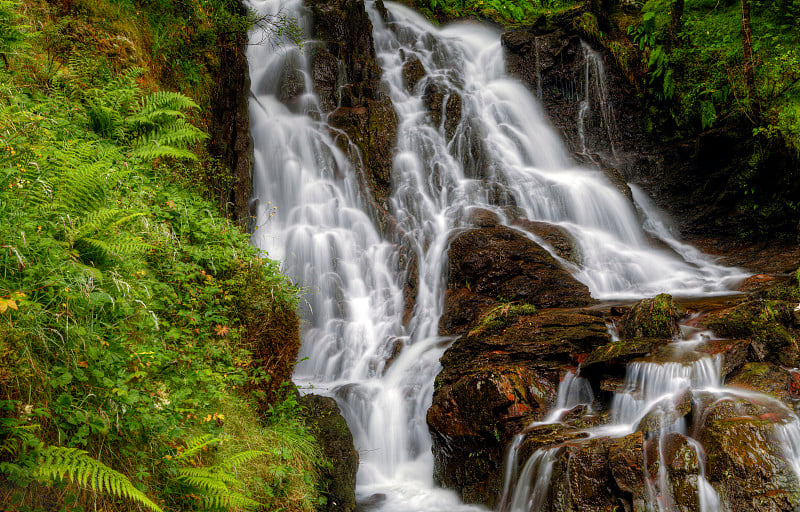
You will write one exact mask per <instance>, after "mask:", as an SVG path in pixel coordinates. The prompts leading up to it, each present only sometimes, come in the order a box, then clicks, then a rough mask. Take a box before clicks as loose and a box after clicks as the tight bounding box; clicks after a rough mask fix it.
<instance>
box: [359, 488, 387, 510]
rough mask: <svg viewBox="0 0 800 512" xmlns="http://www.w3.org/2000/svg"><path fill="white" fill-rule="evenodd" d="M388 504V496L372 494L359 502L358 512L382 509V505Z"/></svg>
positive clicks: (380, 493)
mask: <svg viewBox="0 0 800 512" xmlns="http://www.w3.org/2000/svg"><path fill="white" fill-rule="evenodd" d="M385 502H386V495H385V494H383V493H382V492H379V493H375V494H370V495H369V496H367V497H366V498H361V499H359V500H358V504H357V505H356V511H357V512H369V511H372V510H378V509H380V507H381V505H383V504H384V503H385Z"/></svg>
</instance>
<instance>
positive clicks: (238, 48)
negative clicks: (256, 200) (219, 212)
mask: <svg viewBox="0 0 800 512" xmlns="http://www.w3.org/2000/svg"><path fill="white" fill-rule="evenodd" d="M239 7H240V10H241V13H242V14H246V13H247V9H246V8H245V7H244V5H242V4H240V5H239ZM230 37H234V40H232V41H226V42H225V43H227V44H222V45H221V46H220V67H219V70H218V74H217V77H216V78H217V80H216V84H217V87H216V88H215V90H214V92H213V97H212V103H211V116H210V118H211V119H210V124H209V135H210V136H211V138H210V140H209V143H208V148H209V152H210V153H211V154H212V155H214V156H215V157H217V158H218V159H219V161H220V163H222V165H223V166H224V167H225V168H226V169H228V172H229V176H230V177H231V179H232V185H231V186H230V187H224V188H227V194H226V195H227V200H228V202H229V203H230V204H231V205H233V209H232V211H230V212H229V213H230V215H232V217H233V218H234V220H239V221H243V220H246V219H248V218H249V216H250V211H249V208H248V201H249V199H250V191H251V189H252V188H253V183H252V166H253V141H252V139H251V138H250V114H249V112H248V98H249V94H250V73H249V70H248V67H247V56H246V55H245V49H246V47H247V35H246V34H238V35H234V36H230Z"/></svg>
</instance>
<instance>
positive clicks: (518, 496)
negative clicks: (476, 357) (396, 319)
mask: <svg viewBox="0 0 800 512" xmlns="http://www.w3.org/2000/svg"><path fill="white" fill-rule="evenodd" d="M711 339H714V338H713V335H712V334H711V333H710V332H709V331H702V332H694V333H693V334H692V336H691V337H689V338H688V339H679V340H675V341H673V342H671V343H670V344H668V345H666V346H664V347H662V348H661V349H659V350H658V351H657V352H656V353H655V354H654V355H653V356H651V357H648V358H646V359H644V360H640V361H635V362H632V363H629V364H628V366H627V370H626V376H625V379H624V382H623V384H622V385H621V386H620V387H619V389H618V390H617V391H616V392H615V393H614V395H613V398H612V399H611V401H610V405H609V408H608V411H607V418H608V420H607V422H605V423H603V424H600V425H597V426H594V427H590V428H587V429H586V430H585V431H584V432H583V437H580V438H577V439H576V438H572V439H570V440H569V441H566V442H565V443H564V444H561V445H559V444H555V445H550V446H547V447H545V448H541V449H538V450H536V451H535V452H534V453H533V454H532V455H531V456H530V457H529V458H528V459H527V460H526V461H524V462H522V463H521V461H519V460H518V459H517V457H516V453H515V452H511V451H510V452H509V454H508V457H507V459H506V472H507V475H509V474H510V475H513V476H512V477H510V478H509V477H508V476H507V477H506V479H505V483H506V487H505V489H504V492H503V499H502V500H501V502H500V503H501V505H500V507H499V510H502V511H503V512H538V511H540V510H550V508H548V507H549V506H551V505H552V504H549V502H548V500H551V499H553V496H552V494H551V493H552V488H553V485H554V484H555V482H553V481H551V478H552V475H553V467H554V465H555V464H557V463H558V460H559V458H561V457H564V452H565V449H566V448H567V447H568V446H572V447H575V446H580V445H581V444H582V443H589V442H591V441H592V440H593V439H598V438H606V439H620V438H623V437H625V436H628V435H630V434H633V433H635V432H637V431H639V432H642V433H643V436H644V442H645V449H644V451H643V453H644V461H643V468H644V471H645V475H644V483H645V491H646V495H645V497H644V503H641V504H640V506H644V509H645V510H653V511H659V512H667V511H673V510H684V509H685V508H686V507H687V506H689V507H690V508H691V507H693V506H695V505H696V506H697V510H699V511H701V512H722V511H725V510H728V508H726V507H725V506H724V504H723V502H722V500H721V499H720V496H719V495H718V494H717V492H716V490H715V489H714V487H712V485H711V484H710V483H709V481H708V479H707V478H706V462H705V459H706V454H705V451H704V449H703V446H702V445H701V443H700V441H699V440H698V439H697V438H695V437H694V436H697V435H698V434H700V429H701V428H702V427H700V426H699V425H702V421H703V419H704V417H705V415H706V414H708V412H707V411H708V410H709V407H711V406H713V405H718V404H720V403H722V402H725V401H730V402H731V403H732V404H743V405H735V406H734V407H735V410H737V411H740V412H741V414H742V417H744V418H748V417H752V418H754V419H755V418H760V417H770V418H772V419H774V418H779V419H778V420H777V421H775V422H774V423H773V425H772V427H771V429H772V442H773V443H774V446H777V447H778V449H777V450H776V453H777V454H779V455H778V456H782V457H783V458H784V459H785V460H786V461H787V462H788V465H789V466H790V469H791V473H793V474H794V477H795V479H796V482H800V418H798V416H797V415H796V414H795V412H794V411H792V410H790V409H789V408H788V407H787V406H786V405H784V404H783V403H781V402H779V401H778V400H776V399H774V398H772V397H769V396H767V395H763V394H760V393H756V392H752V391H747V390H744V389H741V388H733V387H727V386H724V385H723V378H722V373H721V363H722V356H721V355H719V354H718V355H716V356H710V355H708V354H706V353H704V352H701V351H698V350H697V348H698V347H702V346H703V345H704V343H706V342H707V341H709V340H711ZM576 379H577V380H583V379H582V378H581V377H576ZM555 411H558V407H556V409H554V412H555ZM754 411H755V412H754ZM687 418H694V419H693V420H691V421H693V422H695V425H693V426H692V425H688V422H687ZM733 419H734V420H735V419H736V418H733ZM559 423H560V422H559V418H558V416H557V415H553V414H550V415H548V417H547V418H546V419H545V420H544V421H542V422H537V423H535V424H533V425H531V426H530V427H528V429H526V431H530V429H532V428H533V427H536V426H539V425H542V424H559ZM524 439H525V432H522V433H521V434H520V435H518V436H517V438H516V439H515V440H514V442H513V443H512V447H511V450H516V449H518V447H519V446H520V445H521V444H522V443H523V442H524ZM676 440H679V442H682V443H685V444H684V446H685V448H684V450H685V451H684V452H683V455H682V457H683V458H684V460H686V459H687V458H688V459H689V460H691V459H694V460H696V461H697V462H696V464H697V474H696V477H695V479H694V480H693V483H692V485H693V486H694V490H693V492H694V496H695V498H694V499H696V501H695V502H694V505H693V504H692V503H688V504H687V503H686V502H685V499H686V492H685V489H684V490H683V491H682V492H683V493H684V495H683V496H680V497H678V496H676V495H675V494H674V493H675V492H676V487H675V486H676V485H678V484H677V483H676V482H675V481H673V476H672V475H671V473H670V470H669V467H670V461H669V460H668V457H669V456H672V457H675V453H676V452H675V446H676ZM648 445H649V446H651V447H654V448H653V449H648V448H647V446H648ZM686 452H690V453H691V455H688V456H687V455H686ZM670 454H671V455H670ZM520 466H521V469H520ZM678 499H681V500H684V501H683V502H682V503H679V502H678V501H677V500H678Z"/></svg>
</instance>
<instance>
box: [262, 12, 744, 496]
mask: <svg viewBox="0 0 800 512" xmlns="http://www.w3.org/2000/svg"><path fill="white" fill-rule="evenodd" d="M251 5H252V6H253V7H254V8H256V9H257V10H258V11H259V12H261V13H263V14H276V13H278V12H281V13H283V14H286V15H288V16H292V17H296V18H297V19H298V20H299V21H300V22H301V24H302V25H303V26H304V27H306V28H307V26H308V25H309V21H308V19H307V17H306V14H307V10H306V9H305V8H303V6H302V3H301V2H300V1H298V0H252V1H251ZM368 5H369V2H368ZM387 7H388V9H389V11H390V18H391V20H390V21H391V22H390V23H389V24H387V25H384V24H383V22H382V21H381V20H380V19H379V17H378V16H377V14H376V13H374V12H371V13H370V15H371V17H372V20H373V23H374V27H375V29H374V37H375V43H376V50H377V53H378V57H379V60H380V63H381V65H382V66H383V69H384V82H385V86H386V88H387V90H388V94H389V95H390V97H391V99H392V101H393V103H394V107H395V109H396V111H397V114H398V119H399V127H398V139H397V143H396V148H395V155H396V157H395V161H394V174H393V181H394V192H393V196H392V198H391V205H392V212H391V213H392V215H393V216H394V217H395V218H396V220H397V224H398V226H399V233H400V235H399V236H398V237H397V239H392V240H387V239H385V238H383V237H382V236H381V235H380V233H379V232H378V230H377V229H376V227H375V224H374V222H373V220H372V218H371V215H370V212H369V211H368V208H367V207H366V205H365V204H363V203H362V201H361V200H360V197H361V193H360V191H359V190H358V183H359V180H358V178H357V176H356V173H355V171H354V165H353V164H352V163H351V161H350V160H349V157H348V155H347V154H345V153H343V152H342V151H341V150H340V149H338V147H337V145H336V144H335V142H334V140H333V138H332V135H331V130H330V129H329V128H328V127H327V125H326V123H325V116H324V115H323V114H322V113H321V109H320V107H319V101H318V99H317V97H316V95H315V94H314V93H313V84H312V81H311V79H310V76H311V73H310V63H309V60H310V56H311V55H312V53H313V49H314V48H315V47H316V46H317V45H319V44H320V43H318V42H314V41H311V40H309V41H307V42H306V43H305V44H304V46H303V49H302V50H301V49H299V48H297V47H295V46H293V45H291V44H283V45H281V46H279V47H276V46H271V45H253V46H251V47H250V48H249V50H248V59H249V62H250V70H251V80H252V88H251V91H252V100H251V102H250V114H251V130H252V135H253V139H254V141H255V172H254V190H253V196H254V200H255V201H256V204H257V225H258V230H257V231H256V233H255V234H254V236H253V243H254V244H255V245H257V246H258V247H260V248H261V249H263V250H265V251H267V252H268V253H269V256H270V257H272V258H275V259H279V260H280V261H282V263H283V269H284V271H285V272H286V273H287V274H288V275H290V276H291V277H292V278H293V279H294V280H295V281H296V282H298V283H300V284H301V285H303V286H304V287H306V288H307V289H308V293H307V294H305V301H306V302H305V307H304V308H303V309H304V311H303V316H304V319H305V322H306V323H305V327H304V330H303V348H302V351H301V358H303V359H302V361H301V362H300V363H299V364H298V366H297V369H296V373H295V381H296V382H297V383H298V385H300V386H302V387H304V388H306V389H307V390H308V391H310V392H315V393H320V394H326V395H330V396H333V397H335V398H336V399H337V401H338V403H339V405H340V407H341V409H342V412H343V414H344V415H345V417H346V419H347V421H348V424H349V425H350V428H351V430H352V432H353V434H354V437H355V442H356V447H357V448H358V450H359V452H360V457H361V461H360V468H359V473H358V487H357V493H358V495H359V496H360V498H362V499H363V498H367V497H370V496H371V497H373V498H375V501H377V502H380V503H381V504H380V507H381V508H382V510H387V511H391V510H398V511H400V510H405V511H412V510H413V511H435V510H439V511H445V510H446V511H454V510H468V509H473V507H467V506H465V505H462V504H460V503H459V502H458V500H457V498H456V496H455V494H454V493H450V492H447V491H443V490H441V489H437V488H436V487H435V486H434V485H433V479H432V467H433V461H432V455H431V449H430V448H431V441H430V436H429V434H428V430H427V426H426V423H425V414H426V411H427V409H428V407H429V405H430V401H431V393H432V389H433V381H434V378H435V376H436V374H437V373H438V372H439V370H440V366H439V362H438V360H439V357H440V356H441V354H442V353H443V351H444V350H445V348H446V346H447V344H448V342H449V341H451V340H445V339H442V338H441V337H439V335H438V323H439V317H440V315H441V312H442V307H443V296H444V286H445V282H444V272H445V269H446V262H447V246H448V241H449V239H450V237H451V235H452V233H453V231H454V230H456V229H459V228H462V227H467V226H468V225H469V221H468V218H469V212H470V211H471V209H472V208H474V207H476V206H478V207H482V208H488V209H491V210H493V211H495V212H496V213H497V214H498V215H499V216H500V218H502V219H506V220H509V221H510V220H512V219H510V218H509V215H508V212H509V208H508V207H510V206H516V207H518V208H519V210H518V211H520V212H521V215H522V216H524V217H527V218H529V219H532V220H540V221H546V222H551V223H553V224H557V225H560V226H562V227H563V228H565V229H566V230H567V231H568V232H570V233H571V234H572V235H573V237H574V238H575V240H576V244H577V246H578V249H579V250H578V252H579V254H580V256H581V259H580V262H579V265H578V266H577V267H575V268H574V272H575V276H576V278H578V279H579V280H581V281H582V282H584V283H586V284H587V285H588V286H589V288H590V290H591V292H592V294H593V296H595V297H597V298H621V297H626V298H627V297H641V296H646V295H653V294H655V293H659V292H670V293H673V294H677V295H694V294H699V293H724V292H726V291H727V289H728V286H727V285H728V284H729V280H733V279H736V278H738V277H739V275H738V273H737V272H736V271H733V270H730V269H725V268H723V267H719V266H716V265H713V264H712V263H711V262H710V260H708V259H706V258H705V257H703V256H702V255H700V256H698V257H696V258H694V257H693V258H691V259H689V258H684V257H683V256H682V254H681V253H680V251H666V250H657V249H654V248H652V247H651V246H650V245H649V244H648V241H647V237H646V236H645V233H644V231H643V228H642V225H641V222H640V221H639V217H638V216H637V213H636V210H635V208H634V206H633V205H631V204H629V203H628V202H627V200H626V199H625V197H624V196H623V195H622V194H621V193H620V192H619V191H618V190H617V189H615V188H614V187H613V186H611V185H610V184H609V182H608V181H607V179H606V178H605V177H604V176H603V175H602V174H600V173H599V172H596V171H593V170H589V169H583V168H579V167H577V166H575V164H574V163H573V162H572V160H571V159H570V157H569V155H568V154H567V152H566V150H565V149H564V146H563V143H562V142H561V141H560V140H559V139H558V137H557V136H556V134H555V132H554V131H553V129H552V128H551V127H550V126H549V125H548V124H547V121H546V120H545V117H544V116H543V114H542V112H541V108H540V106H539V104H538V103H537V101H536V100H535V98H534V97H533V96H532V95H531V93H530V92H529V91H527V90H526V89H525V88H524V87H523V86H522V85H521V84H519V83H518V82H516V81H514V80H511V79H509V78H508V77H507V76H506V75H505V72H504V66H503V55H502V50H501V46H500V38H499V36H500V34H499V33H498V32H497V31H495V30H494V29H491V28H488V27H486V26H481V25H475V24H460V25H454V26H450V27H445V28H444V29H438V28H435V27H433V26H431V25H430V24H429V23H427V22H426V21H425V20H424V19H423V18H422V17H421V16H419V15H418V14H416V13H415V12H413V11H411V10H410V9H408V8H406V7H403V6H400V5H395V4H388V5H387ZM370 8H371V6H370ZM307 35H308V34H307ZM262 39H263V37H262V35H261V34H253V40H254V42H258V41H260V40H262ZM401 49H402V50H403V53H404V54H405V55H406V56H416V57H418V58H419V59H420V61H421V62H422V63H423V65H424V67H425V69H426V71H427V75H426V77H425V78H423V79H422V80H421V81H420V83H419V84H418V85H417V86H416V88H415V90H414V91H411V92H409V91H407V90H406V89H405V87H404V86H403V83H402V73H401V68H402V64H403V61H402V60H401V57H400V54H401V52H400V50H401ZM287 66H290V67H291V69H293V70H295V72H297V73H300V74H301V75H302V76H303V77H304V85H305V91H306V93H305V94H303V95H302V96H301V97H300V98H299V99H298V100H296V101H294V102H293V103H292V104H291V106H286V105H284V104H282V103H281V102H280V101H279V100H278V97H279V92H280V87H281V83H280V82H281V80H280V77H281V76H282V75H283V74H284V70H285V69H286V67H287ZM431 81H436V82H437V83H438V84H440V85H441V86H442V87H445V88H447V89H449V90H452V91H454V92H457V93H458V94H459V95H460V96H461V98H462V111H463V117H462V120H461V121H460V122H459V123H458V125H457V127H456V129H455V131H454V134H453V137H452V138H450V139H448V137H447V136H446V135H445V130H444V126H434V125H432V124H431V122H430V116H429V115H428V113H427V112H426V110H425V107H424V105H423V100H422V92H423V91H424V88H425V87H426V85H427V84H428V83H429V82H431ZM445 104H446V101H445ZM338 137H344V135H343V134H338ZM473 149H474V150H475V151H473ZM350 154H354V152H352V151H351V152H350ZM639 206H640V208H642V209H647V208H648V206H647V205H645V206H642V203H641V202H640V205H639ZM401 247H404V248H405V249H406V251H407V252H408V253H409V254H411V255H413V257H415V258H416V260H417V264H418V270H419V281H418V283H417V298H416V304H415V307H414V311H413V314H412V316H411V319H410V321H409V322H408V323H407V324H404V323H403V320H402V318H403V312H404V311H403V305H404V301H403V293H402V290H403V286H402V276H403V275H404V273H405V272H404V271H405V270H406V269H405V268H400V265H401V258H400V248H401ZM398 345H399V346H401V347H402V350H400V352H399V354H397V357H396V358H395V359H394V360H393V363H392V364H391V366H389V367H388V368H387V365H386V361H387V359H389V358H390V356H391V355H392V353H393V351H394V349H395V347H396V346H398Z"/></svg>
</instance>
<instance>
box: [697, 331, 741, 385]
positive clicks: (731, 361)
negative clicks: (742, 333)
mask: <svg viewBox="0 0 800 512" xmlns="http://www.w3.org/2000/svg"><path fill="white" fill-rule="evenodd" d="M697 351H698V352H701V353H704V354H709V355H710V356H712V357H716V356H720V357H721V358H722V368H721V369H720V371H721V373H722V376H723V377H725V376H726V375H729V374H731V373H733V372H734V371H736V370H737V369H739V368H740V367H741V366H742V365H743V364H745V362H747V359H748V357H749V355H750V341H748V340H708V341H706V342H705V343H703V344H702V345H701V346H699V347H697Z"/></svg>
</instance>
